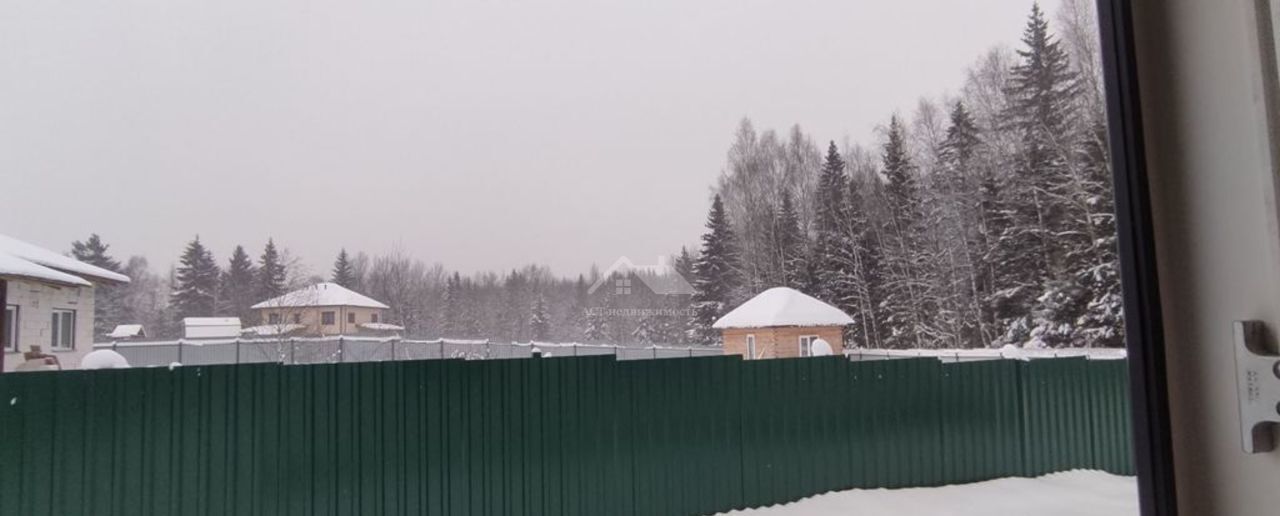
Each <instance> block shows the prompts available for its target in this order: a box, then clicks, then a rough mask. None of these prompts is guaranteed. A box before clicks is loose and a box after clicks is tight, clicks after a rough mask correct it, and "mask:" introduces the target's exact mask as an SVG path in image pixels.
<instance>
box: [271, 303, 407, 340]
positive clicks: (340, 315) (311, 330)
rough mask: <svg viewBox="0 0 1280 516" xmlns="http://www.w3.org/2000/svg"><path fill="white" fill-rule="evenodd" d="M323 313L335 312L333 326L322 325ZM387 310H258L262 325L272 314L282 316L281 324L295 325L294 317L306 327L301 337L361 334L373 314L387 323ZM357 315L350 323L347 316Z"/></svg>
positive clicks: (371, 320) (353, 307) (308, 308)
mask: <svg viewBox="0 0 1280 516" xmlns="http://www.w3.org/2000/svg"><path fill="white" fill-rule="evenodd" d="M322 312H334V321H333V324H332V325H322V324H320V321H321V317H320V314H321V313H322ZM386 312H387V311H386V310H384V309H381V308H365V307H357V306H318V307H317V306H313V307H305V308H263V309H259V310H256V311H255V313H256V314H257V316H258V318H259V321H260V324H267V321H269V320H270V314H272V313H277V314H280V323H281V324H293V316H294V315H297V316H298V317H299V320H300V322H299V323H298V324H303V325H306V328H305V329H304V330H303V331H302V332H301V333H300V334H301V335H353V334H356V333H360V327H359V326H358V325H359V324H362V323H367V322H373V314H378V322H387V319H386V318H387V314H386ZM348 314H355V316H356V317H355V319H356V320H355V322H354V323H348V322H347V315H348Z"/></svg>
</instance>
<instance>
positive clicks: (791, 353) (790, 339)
mask: <svg viewBox="0 0 1280 516" xmlns="http://www.w3.org/2000/svg"><path fill="white" fill-rule="evenodd" d="M722 335H723V337H724V353H725V354H726V355H742V356H743V357H746V356H747V335H755V337H756V355H757V357H756V358H791V357H798V356H800V337H802V336H805V335H817V336H818V337H819V338H821V339H822V340H825V341H827V343H829V344H831V349H832V351H834V352H836V353H840V352H842V351H844V334H843V330H842V329H841V328H840V327H839V326H809V327H797V326H784V327H777V328H749V329H748V328H732V329H728V330H724V331H723V332H722Z"/></svg>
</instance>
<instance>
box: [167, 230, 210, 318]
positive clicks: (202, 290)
mask: <svg viewBox="0 0 1280 516" xmlns="http://www.w3.org/2000/svg"><path fill="white" fill-rule="evenodd" d="M178 264H179V265H178V268H177V271H176V273H175V275H174V280H173V281H174V283H173V285H172V287H171V288H172V294H171V295H170V304H171V305H172V306H173V308H174V317H175V320H177V321H181V320H182V319H183V318H186V317H209V316H212V315H213V314H214V308H215V306H216V301H217V290H218V280H219V276H220V272H219V270H218V264H217V263H216V262H215V261H214V260H213V253H211V252H209V250H208V249H206V248H205V247H204V244H201V243H200V237H199V236H197V237H196V238H195V239H194V240H192V241H191V242H190V243H188V244H187V248H186V250H184V251H183V253H182V257H181V258H180V259H179V261H178Z"/></svg>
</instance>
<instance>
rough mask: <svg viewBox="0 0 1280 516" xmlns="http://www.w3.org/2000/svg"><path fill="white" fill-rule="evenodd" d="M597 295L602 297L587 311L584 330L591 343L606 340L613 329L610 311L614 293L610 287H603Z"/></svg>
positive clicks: (584, 335) (585, 336)
mask: <svg viewBox="0 0 1280 516" xmlns="http://www.w3.org/2000/svg"><path fill="white" fill-rule="evenodd" d="M595 296H596V297H598V298H600V302H599V303H598V304H596V306H593V307H591V308H590V309H589V310H588V311H587V314H586V325H585V327H584V328H583V331H582V333H583V337H584V338H586V340H587V342H590V343H598V342H604V341H605V340H607V339H608V338H609V334H610V333H611V332H612V330H613V325H612V324H610V322H611V321H610V317H609V313H608V312H609V310H611V309H612V308H613V294H611V293H610V292H609V289H601V290H600V291H597V292H596V294H595Z"/></svg>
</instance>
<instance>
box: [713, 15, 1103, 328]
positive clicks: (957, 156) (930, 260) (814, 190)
mask: <svg viewBox="0 0 1280 516" xmlns="http://www.w3.org/2000/svg"><path fill="white" fill-rule="evenodd" d="M1060 20H1061V23H1062V24H1063V25H1064V26H1066V27H1067V28H1066V30H1065V31H1063V33H1062V34H1063V36H1061V37H1060V36H1059V35H1058V34H1055V33H1054V32H1053V31H1052V30H1051V29H1050V24H1049V21H1048V20H1047V19H1046V16H1045V13H1044V12H1043V11H1042V10H1041V9H1040V7H1039V6H1038V5H1035V6H1033V7H1032V10H1031V13H1030V15H1029V16H1028V19H1027V24H1026V28H1025V30H1024V32H1023V35H1022V39H1021V45H1020V47H1019V48H1018V49H1017V50H1016V52H1013V53H1010V52H1009V51H1007V50H1003V49H995V50H992V51H991V52H990V53H988V54H987V55H986V56H984V57H983V59H981V60H980V61H979V62H978V63H977V64H976V65H975V66H974V67H973V68H972V69H971V70H970V71H969V74H968V78H967V81H966V84H965V86H964V88H963V90H962V91H961V92H960V93H959V94H958V95H955V96H952V97H948V98H944V99H942V100H941V101H934V100H929V99H925V100H921V101H920V103H919V105H918V106H917V107H916V109H915V111H914V113H913V115H912V116H911V117H910V118H907V117H903V116H900V115H898V114H893V115H891V116H890V117H889V119H888V121H887V123H886V124H885V125H884V126H883V128H882V130H881V131H880V133H879V135H878V136H879V138H878V140H879V142H878V143H877V144H876V145H875V146H874V147H871V148H868V147H864V146H861V145H858V144H849V143H846V144H844V145H843V146H837V144H836V143H835V142H834V141H831V142H830V143H829V144H828V145H827V148H826V152H825V153H823V152H821V151H820V150H819V147H818V146H817V145H816V144H815V143H814V142H813V141H812V139H811V138H810V137H809V136H808V135H806V134H804V132H803V131H802V130H801V129H800V128H799V127H794V128H792V130H791V131H790V132H789V134H788V136H787V137H786V138H785V139H784V138H780V137H779V136H777V135H776V133H774V132H773V131H764V132H757V131H756V130H755V128H754V127H753V126H752V124H751V122H750V121H749V120H744V121H743V122H742V124H741V126H740V127H739V130H738V132H737V135H736V139H735V141H734V143H733V145H732V147H731V148H730V151H729V159H728V164H727V166H726V169H725V171H724V173H723V174H722V177H721V178H720V180H719V183H718V184H717V188H716V195H715V198H714V200H713V203H712V207H711V212H710V215H709V217H708V228H709V229H708V233H707V236H705V237H704V241H703V246H702V253H701V256H700V257H699V258H698V261H697V265H696V267H695V275H696V277H697V281H696V285H698V294H697V295H696V296H695V301H694V305H695V311H696V313H697V316H696V320H695V321H694V323H693V324H692V328H691V330H690V331H691V333H692V334H693V335H694V336H696V338H697V339H698V340H702V341H705V340H710V339H714V338H715V332H714V331H711V329H710V324H711V323H712V322H714V320H715V319H716V318H717V317H719V316H720V315H723V313H724V312H725V310H726V309H728V308H731V307H732V306H735V305H737V304H738V303H740V302H742V301H743V300H745V299H746V298H747V297H749V296H750V295H752V294H754V293H756V292H759V291H761V290H763V289H765V288H768V287H770V286H775V285H786V286H791V287H795V288H798V289H800V290H802V291H805V292H808V293H810V294H812V295H814V296H815V297H818V298H820V299H823V300H825V301H827V302H829V303H831V304H833V305H835V306H837V307H840V308H841V309H843V310H844V311H845V312H847V313H849V314H850V315H851V316H853V317H854V319H855V320H856V321H857V323H856V324H854V325H852V326H850V327H849V328H848V329H847V335H846V337H847V342H848V343H850V344H853V345H857V346H862V347H871V348H918V347H924V348H935V347H944V348H953V347H958V348H964V347H984V346H993V345H1003V344H1015V345H1031V346H1049V347H1062V346H1120V345H1122V344H1123V341H1122V338H1123V336H1122V324H1123V321H1122V316H1121V298H1120V287H1119V278H1118V270H1117V257H1116V251H1115V245H1116V235H1115V225H1114V216H1113V211H1114V202H1113V194H1112V184H1111V169H1110V164H1109V156H1108V149H1107V141H1106V119H1105V112H1104V109H1103V102H1102V94H1103V92H1102V89H1101V86H1100V84H1101V81H1100V80H1099V79H1098V68H1099V67H1098V66H1097V59H1098V52H1097V45H1096V41H1097V34H1096V32H1095V29H1094V25H1093V23H1094V22H1093V17H1092V11H1091V9H1090V6H1089V4H1088V3H1086V2H1083V1H1068V2H1066V3H1065V4H1064V6H1063V13H1062V16H1061V17H1060Z"/></svg>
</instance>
